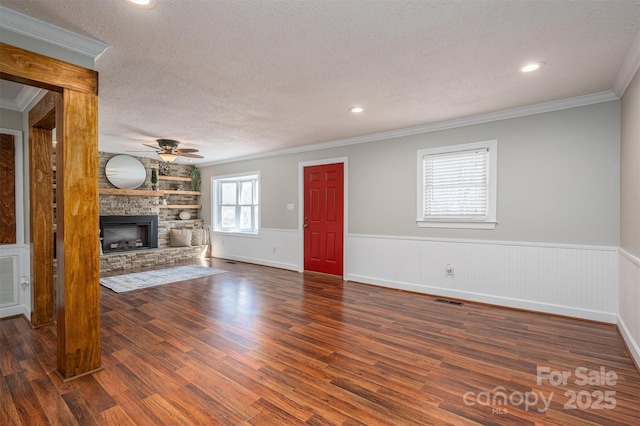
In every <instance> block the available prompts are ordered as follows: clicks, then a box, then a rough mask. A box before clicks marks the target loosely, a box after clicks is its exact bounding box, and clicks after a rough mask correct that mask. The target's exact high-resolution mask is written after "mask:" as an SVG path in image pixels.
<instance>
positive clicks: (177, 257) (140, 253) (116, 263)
mask: <svg viewBox="0 0 640 426" xmlns="http://www.w3.org/2000/svg"><path fill="white" fill-rule="evenodd" d="M210 256H211V252H210V246H209V245H202V246H192V247H166V248H158V249H148V250H131V251H125V252H121V253H108V254H103V255H102V256H100V273H106V272H112V271H120V270H125V269H133V268H146V267H149V266H158V265H162V266H167V267H168V265H170V264H172V263H179V262H188V261H190V260H196V259H200V258H206V257H210Z"/></svg>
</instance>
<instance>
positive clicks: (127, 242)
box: [100, 215, 158, 254]
mask: <svg viewBox="0 0 640 426" xmlns="http://www.w3.org/2000/svg"><path fill="white" fill-rule="evenodd" d="M100 236H101V237H102V251H103V253H105V254H106V253H114V252H123V251H130V250H145V249H152V248H158V216H153V215H152V216H100Z"/></svg>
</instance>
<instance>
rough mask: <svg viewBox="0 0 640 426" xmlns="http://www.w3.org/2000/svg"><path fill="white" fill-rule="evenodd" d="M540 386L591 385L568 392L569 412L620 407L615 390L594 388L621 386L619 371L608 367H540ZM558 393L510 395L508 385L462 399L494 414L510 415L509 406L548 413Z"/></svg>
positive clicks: (538, 377)
mask: <svg viewBox="0 0 640 426" xmlns="http://www.w3.org/2000/svg"><path fill="white" fill-rule="evenodd" d="M536 383H537V385H538V386H541V385H544V384H549V385H551V386H554V387H555V386H568V385H575V386H589V387H590V389H589V390H581V391H575V390H567V391H565V392H564V393H563V395H564V397H565V398H563V400H564V399H566V400H567V401H566V402H565V403H564V404H563V407H564V409H565V410H576V409H579V410H588V409H592V410H611V409H613V408H615V407H616V398H615V395H616V392H615V391H614V390H600V389H595V390H591V389H593V387H598V386H608V387H611V386H615V385H616V384H617V383H618V375H617V374H616V372H615V371H612V370H610V371H607V370H606V368H605V367H600V369H599V370H589V369H588V368H586V367H578V368H576V369H575V370H573V371H569V370H551V368H549V367H537V368H536ZM554 396H555V392H551V393H549V394H548V395H545V394H544V393H543V392H539V391H527V392H519V391H513V392H508V391H507V389H506V388H505V387H504V386H496V387H495V388H493V389H492V390H491V391H482V392H472V391H469V392H467V393H465V394H464V395H463V396H462V400H463V402H464V403H465V405H468V406H474V405H476V404H477V405H482V406H486V407H491V408H492V413H494V414H507V413H508V412H509V410H508V408H507V407H508V406H512V407H521V406H523V407H524V409H525V411H530V410H532V409H535V410H537V411H538V412H539V413H544V412H546V411H547V410H548V409H549V406H550V405H551V401H552V400H553V398H554Z"/></svg>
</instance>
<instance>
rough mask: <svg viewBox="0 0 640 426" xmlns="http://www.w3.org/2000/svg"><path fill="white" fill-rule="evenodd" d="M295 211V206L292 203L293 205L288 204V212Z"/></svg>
mask: <svg viewBox="0 0 640 426" xmlns="http://www.w3.org/2000/svg"><path fill="white" fill-rule="evenodd" d="M294 209H295V207H294V205H293V204H292V203H291V204H287V210H289V211H292V210H294Z"/></svg>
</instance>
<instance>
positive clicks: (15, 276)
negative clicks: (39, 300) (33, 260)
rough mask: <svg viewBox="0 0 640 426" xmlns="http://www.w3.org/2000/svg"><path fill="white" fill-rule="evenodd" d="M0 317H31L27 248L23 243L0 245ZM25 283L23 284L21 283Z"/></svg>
mask: <svg viewBox="0 0 640 426" xmlns="http://www.w3.org/2000/svg"><path fill="white" fill-rule="evenodd" d="M0 259H3V262H2V264H3V271H0V293H2V297H0V299H2V303H0V318H6V317H10V316H14V315H24V316H25V317H27V319H31V288H30V286H29V282H30V278H29V248H28V247H27V246H26V245H24V244H12V245H4V246H0ZM23 283H25V286H22V284H23Z"/></svg>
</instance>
